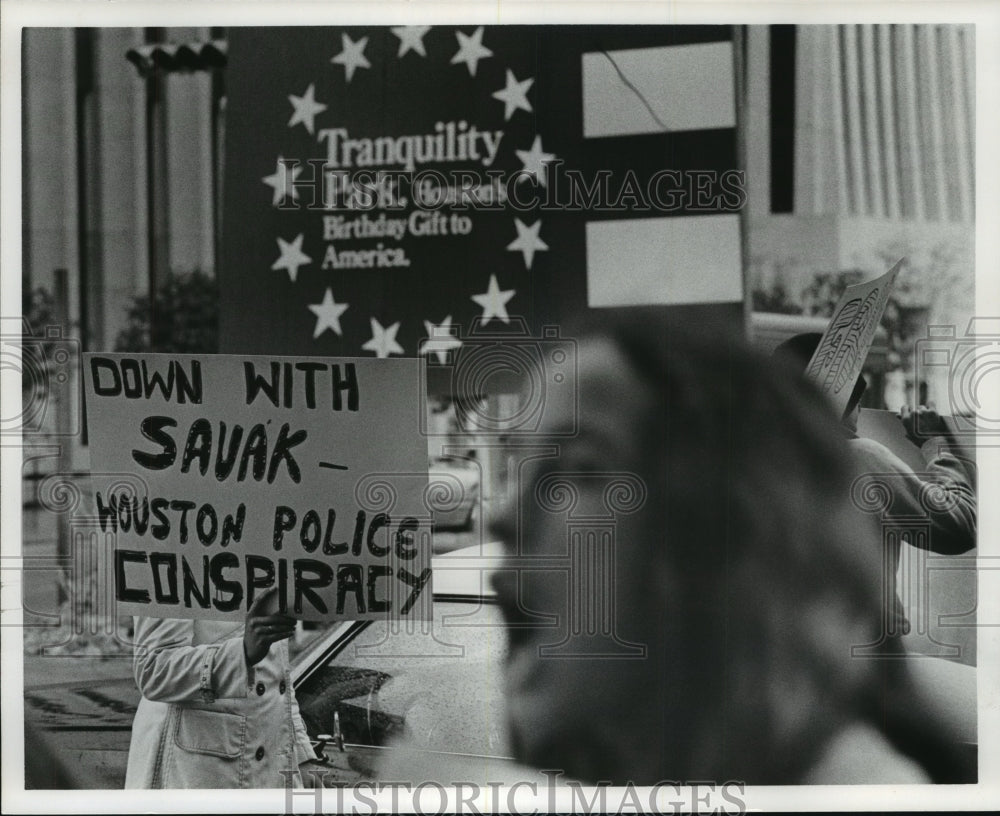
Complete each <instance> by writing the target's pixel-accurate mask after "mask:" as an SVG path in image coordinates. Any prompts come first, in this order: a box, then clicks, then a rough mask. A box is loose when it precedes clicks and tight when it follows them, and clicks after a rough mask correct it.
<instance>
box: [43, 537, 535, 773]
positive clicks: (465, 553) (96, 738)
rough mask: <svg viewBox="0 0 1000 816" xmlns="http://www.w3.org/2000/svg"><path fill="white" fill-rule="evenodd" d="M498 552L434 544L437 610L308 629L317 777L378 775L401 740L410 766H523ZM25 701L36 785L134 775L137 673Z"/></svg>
mask: <svg viewBox="0 0 1000 816" xmlns="http://www.w3.org/2000/svg"><path fill="white" fill-rule="evenodd" d="M499 556H500V550H499V547H498V545H496V544H485V545H482V546H475V547H468V548H463V549H461V550H455V551H453V552H450V553H447V554H446V555H440V556H435V557H434V558H433V560H432V567H433V569H434V578H433V581H434V603H433V605H432V608H433V618H432V620H428V621H413V620H405V621H343V622H338V623H334V624H332V625H330V626H326V627H322V628H318V629H314V630H306V631H305V633H304V635H305V636H304V637H303V638H299V639H298V640H297V642H296V643H295V644H294V645H293V648H292V649H290V651H292V652H293V657H292V683H293V687H294V688H295V692H296V696H297V698H298V701H299V707H300V710H301V712H302V717H303V720H304V721H305V723H306V729H307V731H308V733H309V735H310V736H311V737H313V738H314V742H315V745H316V747H317V748H318V749H319V756H320V757H321V759H320V760H318V761H317V762H316V763H315V766H314V768H313V769H312V770H313V771H314V772H315V773H316V774H317V779H318V780H321V781H322V782H323V783H325V784H327V785H334V784H351V783H354V782H357V781H361V780H364V779H370V778H372V777H373V776H374V775H376V774H377V773H379V771H378V769H379V768H380V767H384V768H389V767H391V763H392V762H394V761H395V760H393V759H390V758H389V757H390V756H391V755H392V753H393V752H392V749H390V746H391V745H393V744H395V743H399V742H404V743H405V744H406V746H407V751H406V752H402V751H401V752H400V754H399V755H405V756H408V757H409V758H410V767H411V768H412V767H414V766H413V764H412V761H413V757H414V756H417V757H421V758H422V759H423V761H425V762H426V763H427V767H430V768H434V769H436V770H435V771H434V773H436V774H448V773H452V774H467V773H478V774H479V776H478V777H476V776H473V778H489V779H494V778H501V779H502V778H504V777H505V774H506V773H509V769H513V768H514V767H516V766H515V765H514V762H513V760H512V759H511V758H510V753H511V751H510V748H509V746H508V743H507V734H506V727H505V718H504V707H503V689H502V680H503V660H504V656H505V654H506V648H507V638H506V634H507V632H506V624H505V622H504V620H503V617H502V615H501V612H500V608H499V606H498V605H497V604H496V603H495V601H494V598H493V592H492V590H491V588H490V586H489V572H490V570H491V568H492V567H493V566H495V565H496V564H497V562H498V558H499ZM24 702H25V720H26V724H27V727H26V732H27V733H28V735H29V738H30V740H31V743H32V752H33V753H31V754H29V753H26V756H29V757H31V756H32V755H33V756H35V757H37V758H39V760H40V762H39V763H33V762H30V761H29V763H28V764H29V769H28V770H29V772H28V774H27V779H26V786H27V787H35V788H39V787H40V788H48V787H54V786H55V787H68V788H77V787H78V788H102V789H115V788H119V789H120V788H122V787H123V786H124V781H125V767H126V764H127V758H128V747H129V739H130V736H131V730H132V720H133V717H134V715H135V711H136V707H137V706H138V703H139V692H138V689H137V688H136V686H135V682H134V680H132V678H131V677H130V676H128V677H119V678H115V679H111V680H105V681H102V682H100V683H87V682H79V681H78V682H74V683H59V684H52V685H40V686H36V687H34V688H31V689H26V690H25V694H24ZM321 735H326V736H328V738H327V739H320V736H321ZM387 763H389V764H387ZM31 766H34V767H33V768H32V767H31ZM396 767H397V768H398V767H399V764H398V762H397V763H396ZM504 769H508V771H505V770H504ZM60 770H63V771H65V773H60ZM385 772H389V771H385ZM483 774H486V776H483ZM53 780H56V782H59V783H60V784H58V785H57V784H56V782H54V781H53ZM438 781H442V782H443V781H444V780H443V779H439V780H438Z"/></svg>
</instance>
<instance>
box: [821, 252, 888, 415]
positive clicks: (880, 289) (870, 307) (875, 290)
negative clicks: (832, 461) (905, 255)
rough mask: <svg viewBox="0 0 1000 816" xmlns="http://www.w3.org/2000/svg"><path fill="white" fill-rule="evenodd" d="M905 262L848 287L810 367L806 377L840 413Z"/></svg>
mask: <svg viewBox="0 0 1000 816" xmlns="http://www.w3.org/2000/svg"><path fill="white" fill-rule="evenodd" d="M902 264H903V259H902V258H901V259H900V260H898V261H897V262H896V263H895V265H894V266H893V267H892V269H890V270H889V271H888V272H886V273H885V274H884V275H882V276H881V277H879V278H876V279H875V280H873V281H868V282H867V283H859V284H856V285H855V286H848V287H847V288H846V289H845V290H844V294H843V295H841V296H840V300H839V301H838V302H837V306H836V308H835V309H834V310H833V317H832V318H831V319H830V325H829V326H827V329H826V331H825V332H824V333H823V337H822V339H821V340H820V341H819V345H818V346H817V347H816V352H815V353H814V354H813V356H812V359H811V360H810V361H809V365H808V366H807V367H806V376H807V377H809V378H810V379H812V380H813V382H815V383H816V384H817V385H818V386H819V388H820V390H821V391H822V392H823V393H825V394H826V395H827V396H828V397H829V398H830V400H831V401H832V402H833V407H834V409H835V410H836V412H837V415H838V416H839V415H841V414H843V412H844V410H845V409H846V408H847V402H848V400H849V399H850V397H851V391H852V390H853V389H854V384H855V383H856V382H857V380H858V376H859V375H860V374H861V369H862V368H863V367H864V364H865V358H866V357H867V356H868V352H869V351H870V350H871V347H872V342H873V341H874V340H875V332H876V330H877V329H878V324H879V322H880V321H881V320H882V314H883V313H884V312H885V305H886V303H887V302H888V300H889V294H890V293H891V292H892V285H893V283H895V280H896V275H898V274H899V269H900V267H901V266H902Z"/></svg>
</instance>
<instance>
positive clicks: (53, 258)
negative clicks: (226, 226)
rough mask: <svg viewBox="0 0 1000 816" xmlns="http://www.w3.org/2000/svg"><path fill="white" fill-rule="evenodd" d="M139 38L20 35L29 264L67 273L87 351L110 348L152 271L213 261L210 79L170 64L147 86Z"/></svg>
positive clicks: (172, 32)
mask: <svg viewBox="0 0 1000 816" xmlns="http://www.w3.org/2000/svg"><path fill="white" fill-rule="evenodd" d="M163 37H164V39H165V40H167V41H172V42H189V41H198V40H204V39H207V38H208V31H207V30H205V29H166V30H165V31H164V32H163ZM144 41H145V35H144V32H143V30H142V29H128V28H110V29H88V30H85V31H74V30H71V29H31V30H28V31H27V32H26V33H25V37H24V51H23V66H24V88H25V96H24V98H25V105H24V128H23V139H24V153H25V190H26V193H25V201H24V258H25V275H26V278H27V281H28V282H29V285H31V286H45V287H47V288H49V289H51V288H53V281H54V270H56V269H59V268H62V269H66V270H67V271H68V278H69V291H70V293H71V298H70V303H69V308H70V314H71V315H72V316H73V326H72V330H73V331H74V332H75V333H76V334H77V336H79V337H80V338H81V339H82V341H83V343H84V345H85V347H86V348H88V349H93V350H100V349H104V350H107V349H110V348H112V347H113V345H114V342H115V338H116V336H117V335H118V333H119V331H120V330H121V329H122V328H123V326H124V325H125V322H126V312H127V309H128V307H129V305H130V304H131V302H132V299H133V298H134V297H135V295H137V294H145V293H147V292H148V291H149V286H150V280H151V278H150V272H151V270H153V271H154V273H155V274H157V275H160V276H162V275H163V274H165V273H166V272H167V271H178V272H184V271H190V270H193V269H200V270H202V271H204V272H209V273H211V272H213V271H214V268H215V234H214V223H215V219H216V213H215V197H214V195H213V178H214V175H213V174H214V172H215V168H214V149H213V141H212V136H213V127H212V115H213V104H212V87H211V78H210V76H209V75H208V74H207V73H205V72H188V73H183V74H176V75H173V74H172V75H169V76H167V77H166V78H165V79H164V81H163V82H162V83H161V84H160V85H159V86H157V88H158V89H161V90H162V92H161V93H159V92H158V91H157V90H153V85H152V83H151V81H149V80H146V79H144V78H143V77H141V76H140V75H139V73H138V72H137V70H136V68H135V67H134V66H133V65H132V64H131V63H130V62H129V61H128V60H127V59H126V52H127V51H128V50H129V49H131V48H136V47H139V46H141V45H142V44H143V43H144ZM151 94H156V96H155V99H156V102H157V104H156V105H155V106H154V107H153V110H152V111H150V110H149V108H148V105H149V102H150V99H151ZM151 185H152V186H151ZM151 191H152V193H153V194H152V195H151Z"/></svg>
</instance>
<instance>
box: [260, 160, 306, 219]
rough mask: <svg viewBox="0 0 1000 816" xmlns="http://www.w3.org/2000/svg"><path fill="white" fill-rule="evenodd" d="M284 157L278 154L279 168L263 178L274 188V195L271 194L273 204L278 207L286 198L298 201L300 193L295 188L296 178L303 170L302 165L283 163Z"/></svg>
mask: <svg viewBox="0 0 1000 816" xmlns="http://www.w3.org/2000/svg"><path fill="white" fill-rule="evenodd" d="M283 162H284V159H283V158H282V157H281V156H278V168H277V169H276V170H275V171H274V172H273V173H272V174H271V175H269V176H264V178H262V179H261V181H263V182H264V183H265V184H267V185H268V186H269V187H271V188H272V189H273V190H274V195H273V196H271V204H273V205H274V206H275V207H277V206H278V205H279V204H281V203H282V202H283V201H284V200H285V199H286V198H291V199H292V201H298V198H299V194H298V191H297V190H296V189H295V179H297V178H298V176H299V173H301V172H302V169H301V168H300V167H292V168H291V169H289V167H288V166H287V165H286V164H284V163H283Z"/></svg>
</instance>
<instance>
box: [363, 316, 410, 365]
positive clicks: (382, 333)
mask: <svg viewBox="0 0 1000 816" xmlns="http://www.w3.org/2000/svg"><path fill="white" fill-rule="evenodd" d="M371 321H372V339H371V340H369V341H368V342H367V343H365V344H364V345H363V346H362V347H361V348H363V349H364V350H365V351H374V352H375V356H376V357H378V358H379V359H380V360H382V359H384V358H386V357H388V356H389V355H390V354H402V353H403V347H402V346H401V345H399V343H397V342H396V332H398V331H399V321H398V320H397V321H396V322H395V323H393V324H392V325H391V326H389V328H387V329H386V328H383V327H382V324H381V323H379V322H378V321H377V320H376V319H375V318H374V317H373V318H371Z"/></svg>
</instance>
